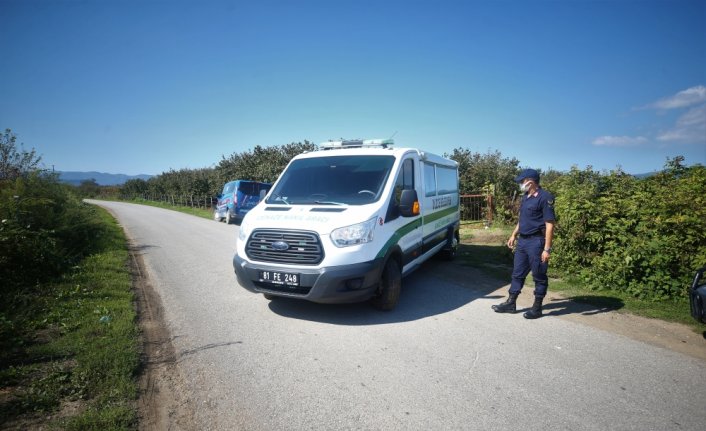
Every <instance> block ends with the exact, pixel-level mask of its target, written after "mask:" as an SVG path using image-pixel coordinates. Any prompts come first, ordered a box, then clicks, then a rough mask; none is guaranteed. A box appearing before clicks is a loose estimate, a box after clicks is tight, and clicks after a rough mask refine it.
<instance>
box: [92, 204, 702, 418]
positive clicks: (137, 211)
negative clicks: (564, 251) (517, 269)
mask: <svg viewBox="0 0 706 431" xmlns="http://www.w3.org/2000/svg"><path fill="white" fill-rule="evenodd" d="M97 203H98V204H99V205H101V206H104V207H106V208H109V209H110V210H111V211H112V212H113V213H114V214H115V215H116V217H117V218H118V220H119V222H120V223H121V225H122V226H123V227H124V228H125V230H126V232H127V234H128V236H129V237H130V238H131V239H132V241H133V242H134V246H135V247H136V248H137V249H138V250H139V251H140V253H141V254H142V255H143V259H144V263H145V267H146V271H147V273H148V277H149V279H150V282H151V284H152V285H153V286H154V287H155V289H156V290H157V291H158V293H159V295H160V297H161V299H162V303H163V306H164V314H165V317H166V320H167V324H168V327H169V331H170V333H171V336H172V343H173V346H174V349H175V352H176V356H177V360H178V366H179V369H180V371H181V373H182V375H183V376H185V378H186V387H187V390H188V392H189V393H188V394H187V396H188V399H189V400H190V404H191V407H193V409H194V420H195V421H196V425H197V428H198V429H211V430H221V429H223V430H230V429H247V430H274V429H278V430H301V429H317V430H318V429H325V430H333V429H365V430H429V429H434V430H437V429H444V430H446V429H464V430H466V429H469V430H471V429H478V430H493V429H498V430H504V429H514V428H521V429H525V430H608V429H610V430H640V431H644V430H703V429H706V408H705V407H704V406H706V362H704V361H702V360H699V359H696V358H693V357H690V356H685V355H683V354H680V353H676V352H673V351H670V350H667V349H663V348H659V347H654V346H652V345H649V344H645V343H642V342H639V341H634V340H632V339H630V338H627V337H623V336H620V335H615V334H613V333H610V332H605V331H602V330H598V329H595V328H592V327H589V326H585V325H581V324H578V323H574V322H571V321H569V320H566V319H562V318H558V317H553V316H545V317H544V318H541V319H538V320H536V321H527V320H526V319H524V318H523V317H522V315H521V314H515V315H500V314H496V313H494V312H493V311H492V310H491V308H490V306H491V304H494V303H497V302H498V300H499V297H498V294H497V292H496V291H497V289H498V288H500V287H502V286H503V284H504V283H502V282H497V281H494V280H492V279H488V278H486V277H484V276H483V275H482V274H481V273H480V272H477V271H474V270H473V269H460V268H459V267H457V266H455V265H453V264H448V263H443V262H440V261H432V262H429V263H427V264H425V265H424V266H423V267H422V268H421V269H420V270H418V271H417V272H415V273H413V274H412V275H410V276H409V277H407V278H405V279H404V281H403V290H402V296H401V299H400V303H399V305H398V306H397V308H396V309H395V310H393V311H391V312H387V313H384V312H379V311H376V310H375V309H373V308H372V307H370V306H368V305H367V304H354V305H342V306H331V305H318V304H312V303H307V302H303V301H295V300H285V299H276V300H274V301H272V302H270V301H267V300H265V299H264V298H263V297H262V296H261V295H257V294H252V293H249V292H247V291H246V290H244V289H243V288H241V287H240V286H239V285H238V284H237V282H236V280H235V275H234V273H233V268H232V264H231V259H232V257H233V253H234V252H235V242H236V237H237V231H238V227H237V226H235V225H225V224H223V223H216V222H215V221H212V220H206V219H201V218H197V217H193V216H189V215H185V214H181V213H177V212H172V211H168V210H162V209H157V208H153V207H147V206H139V205H132V204H127V203H116V202H97ZM451 273H456V274H459V276H460V278H459V281H458V282H454V281H452V280H453V277H449V276H448V275H449V274H451ZM442 275H443V276H442ZM461 280H462V281H463V282H461Z"/></svg>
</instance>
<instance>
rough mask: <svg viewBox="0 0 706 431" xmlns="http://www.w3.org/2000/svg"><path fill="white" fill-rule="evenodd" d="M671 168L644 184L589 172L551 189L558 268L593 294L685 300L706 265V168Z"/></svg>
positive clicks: (555, 183) (560, 180)
mask: <svg viewBox="0 0 706 431" xmlns="http://www.w3.org/2000/svg"><path fill="white" fill-rule="evenodd" d="M675 160H676V161H677V163H676V164H675V163H674V162H670V163H668V168H667V169H665V170H664V171H663V172H661V173H659V174H657V175H654V176H652V177H648V178H645V179H638V178H635V177H632V176H630V175H626V174H625V173H623V172H622V171H620V170H617V171H612V172H610V173H609V174H600V173H598V172H595V171H593V170H592V169H591V168H590V167H589V168H587V169H585V170H583V171H582V170H579V169H577V168H573V169H572V170H571V171H570V172H569V173H568V174H566V175H563V176H560V177H558V178H557V179H556V180H555V181H553V182H552V184H551V185H550V186H549V187H551V189H552V190H553V191H554V193H555V194H556V205H555V210H556V213H557V218H558V228H557V235H556V241H555V243H554V249H555V253H554V263H555V265H556V266H557V267H558V268H559V269H561V270H563V271H565V272H566V273H570V274H574V275H578V276H579V277H580V278H581V279H582V280H583V281H585V282H586V283H587V285H588V286H589V287H591V288H593V289H612V290H621V291H624V292H627V293H629V294H631V295H633V296H636V297H640V298H647V299H653V300H661V299H674V298H679V297H684V296H685V295H686V288H687V286H688V285H689V284H690V280H691V277H692V276H693V273H694V271H695V270H696V269H698V268H699V267H701V266H703V265H704V264H706V235H705V234H704V232H706V198H705V197H704V194H703V191H704V190H706V168H705V167H703V166H700V165H697V166H694V167H691V168H683V167H681V165H680V164H679V163H678V162H679V161H680V159H679V158H677V159H675Z"/></svg>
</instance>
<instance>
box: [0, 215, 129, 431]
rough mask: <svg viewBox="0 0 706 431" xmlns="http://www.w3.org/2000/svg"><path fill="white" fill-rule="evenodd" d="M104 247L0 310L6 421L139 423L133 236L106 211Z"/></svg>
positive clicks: (70, 426)
mask: <svg viewBox="0 0 706 431" xmlns="http://www.w3.org/2000/svg"><path fill="white" fill-rule="evenodd" d="M98 214H99V216H100V219H101V223H102V224H103V225H104V227H105V229H104V230H103V232H102V234H101V235H100V237H99V238H98V242H99V244H98V245H99V247H98V250H99V251H98V252H97V253H95V254H93V255H91V256H89V257H88V258H86V259H84V260H83V261H82V262H81V263H80V264H79V265H77V266H76V267H74V268H73V270H72V271H71V272H70V273H69V274H67V275H65V276H64V277H62V278H61V279H60V280H56V281H55V282H52V283H46V284H41V285H36V286H31V287H27V288H26V289H24V290H22V291H21V292H20V293H17V294H14V295H13V297H11V298H9V301H8V302H7V303H5V304H3V307H2V310H1V311H2V313H0V347H1V349H0V388H2V392H3V393H4V396H3V397H2V398H0V425H2V426H0V428H3V427H4V425H8V426H11V427H14V428H18V429H25V428H40V427H41V428H59V429H67V430H83V429H136V427H137V415H136V400H137V397H138V387H137V382H136V375H137V373H138V371H139V365H140V360H139V351H140V346H139V330H138V328H137V324H136V314H135V310H134V307H133V293H132V290H131V288H132V281H131V274H130V270H129V267H128V258H129V255H128V251H127V247H126V244H127V241H126V239H125V236H124V234H123V232H122V230H121V229H120V227H119V226H118V225H117V224H116V222H115V221H114V220H113V218H112V217H111V216H110V215H109V214H108V213H107V212H106V211H104V210H100V211H98Z"/></svg>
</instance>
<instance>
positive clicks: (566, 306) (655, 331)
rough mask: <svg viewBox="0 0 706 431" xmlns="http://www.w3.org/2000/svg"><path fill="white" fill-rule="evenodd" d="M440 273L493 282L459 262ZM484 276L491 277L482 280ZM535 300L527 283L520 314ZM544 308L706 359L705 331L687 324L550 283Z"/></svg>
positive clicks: (474, 285)
mask: <svg viewBox="0 0 706 431" xmlns="http://www.w3.org/2000/svg"><path fill="white" fill-rule="evenodd" d="M469 271H474V273H473V276H472V277H469ZM440 273H442V274H443V277H444V278H446V279H449V280H452V281H454V282H455V283H458V284H461V285H462V286H465V287H467V288H469V289H478V286H489V285H492V284H493V283H492V281H490V277H489V276H488V275H485V274H484V273H483V272H482V271H480V270H477V269H475V268H469V267H467V266H462V265H458V264H456V263H449V264H447V267H446V268H444V270H443V271H440ZM484 279H488V280H487V281H483V280H484ZM508 284H509V280H508ZM496 285H497V284H496ZM508 288H509V286H508V285H505V286H503V287H501V288H500V289H497V290H495V291H493V292H491V293H488V294H487V295H485V297H490V298H498V300H497V303H499V302H502V300H503V299H504V298H505V297H507V294H508ZM533 301H534V296H533V295H532V288H531V286H526V287H525V288H524V289H523V290H522V294H521V295H520V297H519V298H518V299H517V308H518V314H519V313H521V312H524V311H525V310H527V309H529V308H530V307H531V306H532V302H533ZM543 309H544V310H543V311H544V316H545V317H543V319H546V318H552V317H559V318H561V319H567V320H571V321H574V322H578V323H581V324H583V325H588V326H591V327H594V328H598V329H601V330H604V331H608V332H611V333H614V334H619V335H623V336H625V337H628V338H631V339H633V340H638V341H642V342H645V343H648V344H651V345H653V346H657V347H662V348H665V349H669V350H672V351H675V352H679V353H683V354H685V355H689V356H691V357H694V358H698V359H701V360H706V339H704V334H702V333H697V332H695V331H694V330H693V329H692V328H691V327H689V326H687V325H683V324H679V323H672V322H665V321H663V320H658V319H649V318H646V317H641V316H635V315H633V314H628V313H624V312H620V311H618V310H616V309H614V308H611V307H610V306H605V307H599V306H595V305H589V304H584V303H581V302H577V301H573V300H571V299H568V298H566V297H564V296H562V295H561V294H559V293H556V292H552V291H551V284H550V285H549V292H548V293H547V296H546V298H545V300H544V307H543ZM528 323H530V322H528Z"/></svg>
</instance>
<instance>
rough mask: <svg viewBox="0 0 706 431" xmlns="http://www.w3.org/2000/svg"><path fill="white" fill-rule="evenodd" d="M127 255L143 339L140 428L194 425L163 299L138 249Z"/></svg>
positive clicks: (157, 428) (152, 428)
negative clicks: (145, 269)
mask: <svg viewBox="0 0 706 431" xmlns="http://www.w3.org/2000/svg"><path fill="white" fill-rule="evenodd" d="M130 256H131V259H130V261H131V267H132V268H131V270H132V274H133V286H134V290H135V297H136V306H137V314H138V319H139V326H140V330H141V339H142V355H141V356H142V357H141V362H142V373H141V375H140V382H139V383H140V399H139V402H138V416H139V429H141V430H192V429H196V426H195V422H194V410H193V408H192V405H191V403H190V401H189V399H190V398H189V391H188V389H187V387H186V384H185V379H184V378H183V376H182V375H181V373H180V370H179V368H178V366H177V357H176V354H175V351H174V346H173V345H172V342H171V336H170V334H169V330H168V328H167V326H166V323H165V319H164V309H163V307H162V302H161V300H160V298H159V295H158V294H157V292H155V290H154V288H153V287H152V285H151V284H150V282H149V280H147V277H146V276H145V271H144V263H143V260H142V256H141V255H140V254H139V252H138V250H136V249H135V248H134V247H130Z"/></svg>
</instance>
